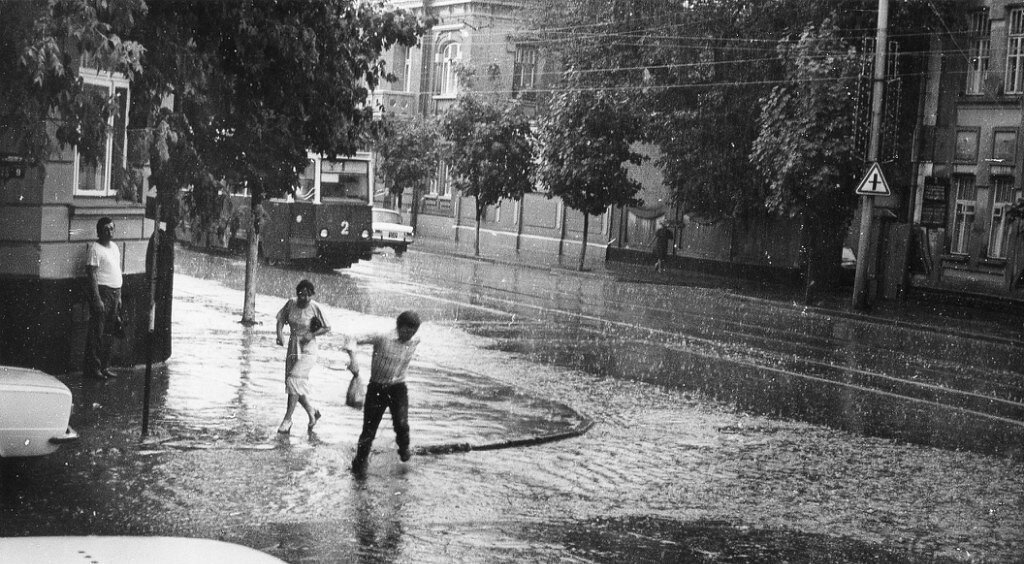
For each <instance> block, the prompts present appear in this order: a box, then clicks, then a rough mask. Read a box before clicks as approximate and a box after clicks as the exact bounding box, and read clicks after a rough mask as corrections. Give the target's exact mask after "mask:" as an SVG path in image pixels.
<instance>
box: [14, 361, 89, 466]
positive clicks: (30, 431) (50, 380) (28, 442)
mask: <svg viewBox="0 0 1024 564" xmlns="http://www.w3.org/2000/svg"><path fill="white" fill-rule="evenodd" d="M70 417H71V390H69V389H68V387H67V386H65V385H64V383H63V382H61V381H60V380H58V379H56V378H54V377H53V376H50V375H49V374H46V373H45V372H40V371H39V370H33V369H31V368H21V367H18V366H3V365H0V457H3V458H14V457H23V456H43V455H46V454H50V453H53V452H54V451H56V450H57V449H58V448H59V447H60V446H61V445H63V444H67V443H70V442H74V441H77V440H78V433H76V432H75V431H74V429H72V428H71V427H69V426H68V419H70Z"/></svg>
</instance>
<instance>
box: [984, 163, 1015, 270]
mask: <svg viewBox="0 0 1024 564" xmlns="http://www.w3.org/2000/svg"><path fill="white" fill-rule="evenodd" d="M1013 200H1014V198H1013V177H1012V176H997V177H994V178H993V179H992V223H991V227H990V231H989V236H988V256H989V258H996V259H1005V258H1006V242H1007V240H1008V237H1009V232H1010V224H1009V221H1007V219H1006V212H1007V211H1009V209H1010V206H1012V205H1013Z"/></svg>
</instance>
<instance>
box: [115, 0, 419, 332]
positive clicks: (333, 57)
mask: <svg viewBox="0 0 1024 564" xmlns="http://www.w3.org/2000/svg"><path fill="white" fill-rule="evenodd" d="M424 30H425V24H424V22H421V21H419V20H417V19H416V18H415V17H414V16H413V15H412V14H410V13H408V12H404V11H396V10H392V9H390V8H387V7H386V6H385V4H384V3H383V2H375V3H372V4H371V3H367V2H359V3H357V2H352V1H351V0H316V1H306V0H302V1H300V0H280V1H276V2H264V1H256V0H232V1H227V2H208V1H205V0H181V1H174V2H153V3H151V4H150V6H149V12H148V14H147V17H146V18H145V19H143V20H141V22H140V25H137V26H135V28H134V29H133V31H132V36H131V37H132V38H133V39H135V40H136V41H138V42H139V43H141V44H142V45H144V46H145V47H146V49H147V56H146V58H145V59H144V61H143V64H144V65H145V69H146V72H145V73H144V74H142V75H141V76H140V79H139V80H138V81H136V83H135V85H136V87H137V89H138V91H139V94H140V96H139V99H140V100H142V101H143V104H142V105H141V106H140V108H139V112H140V113H143V112H144V113H145V115H144V116H143V117H144V118H145V119H146V121H147V122H148V123H150V124H152V123H154V122H155V121H156V117H155V116H156V115H157V112H158V108H159V101H160V100H161V99H162V98H164V96H166V95H167V94H173V95H174V99H175V109H176V111H177V112H179V113H181V114H182V116H183V117H184V122H185V123H187V124H188V127H187V129H185V130H182V133H183V134H185V133H186V132H187V135H188V136H189V138H190V142H191V145H193V147H194V154H195V155H196V156H197V157H198V158H196V159H194V160H192V161H190V162H191V163H192V164H194V165H195V166H196V167H199V168H200V169H201V173H202V174H201V176H202V177H203V178H212V179H216V180H217V181H223V182H226V183H227V184H229V185H234V186H245V187H246V188H247V190H248V192H249V193H250V194H251V196H252V199H251V206H252V213H251V217H252V223H251V225H252V228H251V229H250V230H249V236H250V240H249V250H248V257H247V267H246V279H247V280H246V292H245V294H246V295H245V304H244V307H243V314H242V321H243V323H252V322H254V321H255V319H254V317H255V263H256V255H257V253H258V249H259V232H260V223H261V221H262V214H261V202H262V201H263V200H264V199H265V198H267V197H273V196H278V195H283V194H285V193H287V192H288V191H290V190H291V188H292V186H293V185H294V184H295V182H296V180H297V178H298V173H299V171H301V170H303V169H304V168H305V167H306V164H307V152H308V151H313V152H316V153H321V154H324V155H328V156H335V155H350V154H353V153H355V152H356V150H357V149H358V148H359V147H360V146H361V145H362V144H363V143H364V142H365V141H366V133H367V127H368V125H369V124H370V123H371V120H372V115H373V113H372V108H371V107H370V106H369V105H368V104H366V100H367V96H368V94H369V91H370V90H371V89H372V88H373V87H375V86H376V85H377V83H378V81H379V80H380V79H381V78H382V77H384V76H386V75H387V71H386V69H385V68H384V66H383V63H382V62H380V55H381V53H382V52H383V51H385V50H386V49H388V48H389V47H391V46H392V45H395V44H400V45H406V46H414V45H415V44H416V43H417V42H418V38H419V37H420V36H421V35H422V33H423V32H424ZM136 117H137V119H141V118H139V117H138V115H137V116H136ZM165 188H166V189H170V190H177V189H180V188H182V186H166V187H161V186H158V189H165Z"/></svg>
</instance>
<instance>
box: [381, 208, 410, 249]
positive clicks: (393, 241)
mask: <svg viewBox="0 0 1024 564" xmlns="http://www.w3.org/2000/svg"><path fill="white" fill-rule="evenodd" d="M412 239H413V233H412V227H410V226H408V225H406V224H404V223H402V214H400V213H398V212H396V211H395V210H389V209H386V208H373V246H374V247H377V248H383V247H391V248H392V249H394V250H395V254H396V255H401V254H402V253H404V252H405V250H406V249H408V248H409V245H411V244H412Z"/></svg>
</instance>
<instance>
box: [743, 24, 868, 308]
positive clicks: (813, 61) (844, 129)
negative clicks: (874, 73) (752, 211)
mask: <svg viewBox="0 0 1024 564" xmlns="http://www.w3.org/2000/svg"><path fill="white" fill-rule="evenodd" d="M778 53H779V58H780V59H781V60H782V61H783V62H784V64H785V69H786V70H785V81H784V83H783V84H780V85H778V86H776V87H774V88H773V89H772V92H771V94H769V95H768V96H766V97H765V98H763V99H762V100H761V104H759V105H760V106H761V117H760V120H759V123H760V134H759V135H758V137H757V139H756V140H755V141H754V143H753V151H752V153H751V162H753V163H754V165H755V166H756V167H757V168H758V170H759V171H760V172H761V173H762V174H764V176H765V177H766V178H767V179H768V194H767V198H766V206H767V207H768V209H769V211H771V212H774V213H778V214H787V215H790V216H796V215H800V216H802V217H803V219H804V226H805V228H804V241H803V247H804V253H805V261H806V270H807V276H806V277H805V283H806V286H807V296H806V297H807V299H808V301H812V300H813V289H814V288H815V287H816V286H818V285H820V284H821V283H822V282H828V281H829V278H830V274H831V272H830V270H831V267H832V266H838V265H837V262H838V257H839V256H840V254H841V253H840V250H841V249H842V240H843V237H844V236H845V234H846V232H847V230H848V229H849V224H850V220H851V219H852V218H853V212H854V209H855V208H856V204H857V198H856V195H855V194H854V188H855V185H856V182H857V180H858V177H859V175H860V173H861V172H862V169H863V163H864V155H863V153H862V152H861V151H860V150H859V147H858V146H857V143H856V131H855V129H856V126H857V118H858V116H857V115H856V111H855V107H854V106H852V105H851V104H850V102H849V99H850V92H853V91H855V90H856V86H857V81H858V79H859V77H860V74H861V70H862V69H863V61H864V58H863V56H864V55H863V54H862V53H859V52H858V51H857V50H856V49H855V48H854V47H853V46H851V45H849V44H847V43H846V42H845V41H844V40H843V39H842V38H841V37H840V36H839V30H838V28H837V27H836V25H835V23H834V22H833V21H831V20H826V21H825V22H824V23H823V24H822V25H821V26H819V27H813V26H812V27H808V28H807V29H806V30H805V31H804V33H803V34H801V36H800V38H799V39H798V40H796V41H782V42H780V44H779V46H778Z"/></svg>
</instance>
